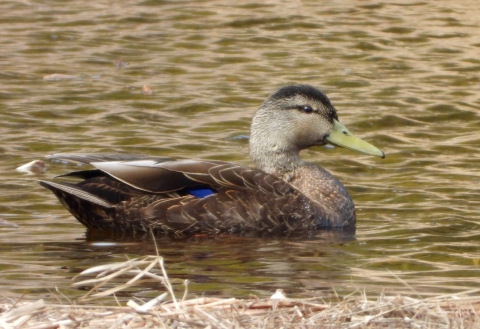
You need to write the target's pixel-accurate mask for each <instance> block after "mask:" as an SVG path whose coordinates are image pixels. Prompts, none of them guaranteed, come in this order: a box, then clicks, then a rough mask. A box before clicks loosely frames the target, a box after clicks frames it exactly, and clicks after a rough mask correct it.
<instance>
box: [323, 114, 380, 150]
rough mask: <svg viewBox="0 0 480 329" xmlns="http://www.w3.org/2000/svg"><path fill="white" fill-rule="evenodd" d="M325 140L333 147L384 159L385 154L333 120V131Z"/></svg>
mask: <svg viewBox="0 0 480 329" xmlns="http://www.w3.org/2000/svg"><path fill="white" fill-rule="evenodd" d="M327 140H328V141H329V142H330V143H332V144H334V145H337V146H341V147H344V148H346V149H349V150H353V151H357V152H361V153H365V154H370V155H376V156H379V157H381V158H382V159H383V158H385V153H383V152H382V151H380V150H379V149H378V148H376V147H375V146H373V145H372V144H370V143H367V142H365V141H363V140H361V139H360V138H358V137H355V136H354V135H353V134H352V133H351V132H349V131H348V129H347V128H346V127H345V126H344V125H343V124H341V123H340V122H338V121H337V120H335V119H334V120H333V130H332V132H331V133H330V135H328V137H327Z"/></svg>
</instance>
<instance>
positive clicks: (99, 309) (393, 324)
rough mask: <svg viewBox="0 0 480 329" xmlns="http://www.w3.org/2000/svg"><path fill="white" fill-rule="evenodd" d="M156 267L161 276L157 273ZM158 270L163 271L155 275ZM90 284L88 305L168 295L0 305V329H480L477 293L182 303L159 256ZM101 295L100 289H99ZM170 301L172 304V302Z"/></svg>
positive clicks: (105, 272)
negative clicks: (133, 293)
mask: <svg viewBox="0 0 480 329" xmlns="http://www.w3.org/2000/svg"><path fill="white" fill-rule="evenodd" d="M155 268H159V270H160V273H161V275H159V274H156V273H154V272H153V270H154V269H155ZM157 272H158V270H157ZM93 274H96V276H95V277H94V278H92V279H86V280H83V281H80V282H76V283H75V284H74V285H75V286H86V285H93V288H92V289H91V290H90V291H89V292H88V293H87V294H86V295H85V296H83V297H82V299H81V300H83V301H90V302H91V301H92V300H93V299H95V298H100V297H105V296H109V295H112V294H114V293H116V292H118V291H121V290H124V289H126V288H129V287H131V286H133V285H138V284H140V283H141V282H142V281H145V280H155V281H157V282H159V283H161V284H162V285H163V286H164V287H165V289H166V292H164V293H162V294H160V295H159V296H158V297H156V298H153V299H151V300H149V301H148V302H146V303H144V304H142V305H139V304H138V303H137V302H136V301H134V300H133V299H132V300H129V301H128V303H127V305H126V306H112V307H108V306H95V305H94V304H90V305H60V304H46V303H45V302H44V301H43V300H38V301H36V302H32V303H15V302H10V303H5V304H3V305H0V308H1V309H0V311H2V313H1V314H0V328H4V329H17V328H28V329H54V328H60V329H63V328H65V329H66V328H96V329H97V328H98V329H101V328H105V329H114V328H175V329H182V328H222V329H227V328H228V329H231V328H432V329H433V328H442V329H443V328H445V329H447V328H449V329H450V328H458V329H473V328H480V320H479V318H480V296H479V292H480V289H476V290H471V291H465V292H463V293H458V294H450V295H441V296H437V297H433V298H427V299H414V298H410V297H405V296H384V295H381V296H379V297H378V298H377V299H376V300H369V299H368V298H367V296H366V295H365V294H358V293H357V294H352V295H350V296H347V297H345V298H343V300H341V301H337V302H330V303H325V302H324V301H322V300H319V299H288V298H286V297H284V295H283V294H282V293H281V291H278V292H277V293H275V294H274V295H273V296H272V298H270V299H263V300H262V299H245V300H239V299H236V298H229V299H221V298H206V297H203V298H196V299H190V300H186V299H185V297H186V295H187V288H188V282H187V281H185V282H184V284H185V293H184V294H183V298H182V299H181V300H178V299H177V298H176V296H175V294H174V291H173V287H172V284H171V281H170V280H169V278H168V276H167V272H166V270H165V267H164V264H163V258H162V257H160V256H158V255H157V256H147V257H144V258H141V259H131V260H127V261H125V262H122V263H115V264H108V265H102V266H96V267H93V268H90V269H88V270H86V271H84V272H82V273H80V274H79V276H84V275H93ZM126 275H130V276H133V277H132V278H131V279H130V280H128V281H127V282H126V283H124V284H121V285H117V286H114V287H112V288H105V285H106V284H107V283H112V280H113V279H114V278H118V277H124V276H126ZM102 289H103V290H102ZM167 299H168V301H167Z"/></svg>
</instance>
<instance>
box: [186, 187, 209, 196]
mask: <svg viewBox="0 0 480 329" xmlns="http://www.w3.org/2000/svg"><path fill="white" fill-rule="evenodd" d="M187 192H188V194H191V195H193V196H194V197H197V198H205V197H207V196H209V195H212V194H213V193H215V191H213V190H212V189H209V188H190V189H188V190H187Z"/></svg>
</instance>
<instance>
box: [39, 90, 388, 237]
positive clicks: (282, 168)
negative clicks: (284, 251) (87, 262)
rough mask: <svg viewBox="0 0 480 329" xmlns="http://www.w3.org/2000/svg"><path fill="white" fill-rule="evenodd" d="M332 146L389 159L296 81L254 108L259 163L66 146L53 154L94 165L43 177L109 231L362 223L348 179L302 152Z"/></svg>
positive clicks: (89, 221) (302, 228) (273, 229)
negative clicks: (89, 150)
mask: <svg viewBox="0 0 480 329" xmlns="http://www.w3.org/2000/svg"><path fill="white" fill-rule="evenodd" d="M325 144H333V145H336V146H340V147H343V148H346V149H350V150H354V151H358V152H361V153H364V154H368V155H372V156H377V157H380V158H384V157H385V154H384V152H382V151H381V150H379V149H378V148H377V147H375V146H373V145H372V144H370V143H368V142H366V141H364V140H362V139H360V138H358V137H356V136H355V135H353V134H352V133H351V132H350V131H349V130H348V129H347V128H346V127H345V126H344V125H343V124H342V123H340V121H339V119H338V116H337V111H336V109H335V107H334V106H333V105H332V103H331V102H330V100H329V98H328V97H327V96H326V95H325V94H324V93H323V92H321V91H320V90H319V89H317V88H316V87H313V86H311V85H307V84H294V85H287V86H284V87H282V88H280V89H279V90H277V91H275V92H274V93H272V94H271V95H270V96H269V97H268V98H267V99H266V100H265V101H264V102H263V104H262V105H261V106H260V107H259V108H258V110H257V111H256V113H255V115H254V116H253V119H252V123H251V129H250V137H249V151H250V158H251V160H252V162H253V164H254V165H255V168H252V167H250V166H244V165H239V164H235V163H230V162H225V161H219V160H196V159H179V160H175V159H171V158H167V157H161V156H148V155H133V154H123V153H119V154H114V153H99V154H87V153H59V154H53V155H50V156H47V158H48V159H50V160H56V161H59V160H62V161H63V160H65V161H73V162H78V163H82V164H89V165H91V166H92V169H87V170H81V171H75V172H70V173H67V174H63V175H60V176H57V177H61V178H62V181H57V180H55V179H54V180H49V181H47V180H41V181H39V183H40V185H41V186H43V187H45V188H47V189H49V190H50V191H52V192H53V193H54V194H55V196H56V197H57V198H58V199H59V200H60V202H61V203H62V204H63V206H64V207H65V208H67V210H69V211H70V213H71V214H72V215H73V216H74V217H75V218H76V219H77V220H78V221H79V222H80V223H81V224H83V225H84V226H85V227H87V229H88V230H95V231H101V232H120V233H123V234H142V233H152V232H153V233H154V234H155V235H161V234H163V235H168V236H173V237H185V236H190V235H195V234H205V235H219V234H240V233H249V232H253V233H258V234H274V235H282V236H287V235H290V234H294V233H296V232H297V233H298V232H313V231H319V230H340V231H342V230H350V231H351V230H352V228H353V230H355V226H356V216H355V206H354V203H353V200H352V197H351V196H350V194H349V193H348V191H347V189H346V188H345V187H344V185H343V184H342V183H341V182H340V181H339V180H338V179H337V178H335V177H334V176H333V175H332V174H331V173H329V172H328V171H327V170H326V169H324V168H322V167H319V166H317V165H316V164H314V163H311V162H307V161H304V160H302V159H301V157H300V151H301V150H304V149H307V148H310V147H313V146H320V145H325ZM72 180H74V181H72Z"/></svg>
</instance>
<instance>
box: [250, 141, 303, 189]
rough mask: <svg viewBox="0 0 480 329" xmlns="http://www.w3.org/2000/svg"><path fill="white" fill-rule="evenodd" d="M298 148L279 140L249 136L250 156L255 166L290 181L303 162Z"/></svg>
mask: <svg viewBox="0 0 480 329" xmlns="http://www.w3.org/2000/svg"><path fill="white" fill-rule="evenodd" d="M299 153H300V150H299V149H297V148H295V147H292V146H290V145H288V144H285V143H281V141H279V140H271V139H269V138H268V137H266V138H262V136H256V135H255V134H252V135H251V136H250V158H251V159H252V161H253V163H254V164H255V166H256V167H257V168H258V169H260V170H262V171H264V172H266V173H268V174H271V175H274V176H276V177H281V178H283V179H284V180H286V181H290V180H291V179H293V178H294V176H295V170H296V169H297V168H299V167H300V166H302V165H303V164H304V161H302V159H300V154H299Z"/></svg>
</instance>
